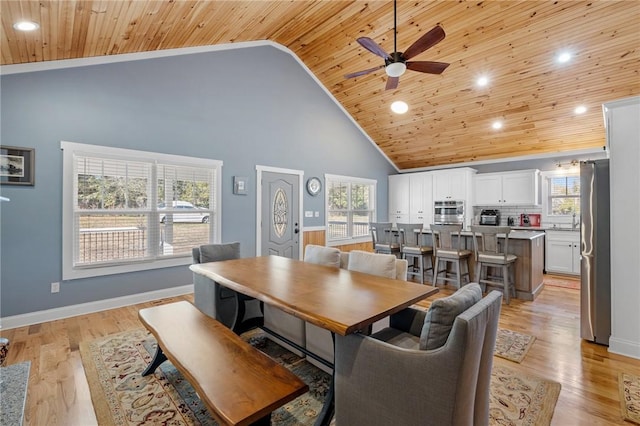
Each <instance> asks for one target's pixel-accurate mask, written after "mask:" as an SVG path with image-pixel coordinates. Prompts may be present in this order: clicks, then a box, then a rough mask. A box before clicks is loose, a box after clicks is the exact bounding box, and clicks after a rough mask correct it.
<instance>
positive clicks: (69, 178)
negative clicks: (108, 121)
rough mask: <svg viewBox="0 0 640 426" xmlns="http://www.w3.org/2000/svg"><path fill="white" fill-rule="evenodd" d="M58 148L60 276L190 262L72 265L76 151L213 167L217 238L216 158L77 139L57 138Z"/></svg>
mask: <svg viewBox="0 0 640 426" xmlns="http://www.w3.org/2000/svg"><path fill="white" fill-rule="evenodd" d="M60 149H62V152H63V154H62V155H63V168H62V174H63V176H62V279H63V280H73V279H78V278H90V277H99V276H105V275H112V274H121V273H128V272H136V271H146V270H151V269H159V268H168V267H172V266H182V265H189V264H191V263H192V259H191V256H185V257H174V258H168V259H161V260H153V261H152V262H146V261H140V262H136V263H129V264H123V265H113V266H100V267H95V268H77V269H76V268H73V196H74V194H73V190H74V182H73V180H74V176H73V166H72V164H73V158H74V155H77V154H80V155H82V154H86V155H110V156H114V157H122V158H126V159H135V158H142V159H144V160H145V161H149V160H150V159H151V160H156V161H165V162H170V163H173V164H177V165H180V164H182V165H185V166H203V167H212V168H215V170H216V179H215V182H216V184H215V185H216V187H215V197H216V200H215V206H216V214H215V215H214V218H215V220H214V221H213V223H211V226H214V227H215V231H214V235H215V240H216V241H213V242H214V243H219V242H220V241H219V240H220V230H221V228H222V226H221V225H222V214H221V212H222V206H221V199H222V165H223V162H222V161H220V160H211V159H206V158H195V157H186V156H182V155H173V154H162V153H156V152H151V151H138V150H133V149H126V148H113V147H107V146H100V145H87V144H82V143H77V142H68V141H61V142H60Z"/></svg>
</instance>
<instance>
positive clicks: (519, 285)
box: [423, 229, 545, 300]
mask: <svg viewBox="0 0 640 426" xmlns="http://www.w3.org/2000/svg"><path fill="white" fill-rule="evenodd" d="M423 233H424V234H425V235H424V237H425V238H424V240H425V241H424V243H423V244H428V245H433V240H432V237H431V230H429V229H425V230H423ZM544 236H545V233H544V231H533V230H531V231H529V230H526V231H521V230H514V231H511V233H510V234H509V253H510V254H514V255H516V256H518V260H517V261H516V264H515V288H516V299H522V300H534V299H535V298H536V297H538V294H540V292H541V291H542V289H543V288H544V286H543V270H544ZM460 237H461V238H462V241H461V242H460V248H461V249H467V250H471V252H472V253H473V233H472V232H471V231H463V232H462V233H461V234H460ZM501 240H502V241H504V238H502V239H501ZM454 244H457V242H455V243H454ZM475 267H476V260H475V256H474V255H472V256H471V257H470V259H469V273H470V276H471V281H474V280H475V276H474V274H475ZM490 274H491V275H493V276H496V277H500V276H502V272H501V270H500V268H490Z"/></svg>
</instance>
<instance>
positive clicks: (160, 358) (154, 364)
mask: <svg viewBox="0 0 640 426" xmlns="http://www.w3.org/2000/svg"><path fill="white" fill-rule="evenodd" d="M166 360H167V356H166V355H165V354H164V352H162V348H161V347H160V345H157V346H156V353H155V355H153V359H152V360H151V362H150V363H149V365H147V368H145V370H144V371H143V372H142V375H143V376H148V375H149V374H153V372H154V371H156V368H158V367H160V364H162V363H163V362H165V361H166Z"/></svg>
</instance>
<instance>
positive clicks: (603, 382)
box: [2, 286, 640, 426]
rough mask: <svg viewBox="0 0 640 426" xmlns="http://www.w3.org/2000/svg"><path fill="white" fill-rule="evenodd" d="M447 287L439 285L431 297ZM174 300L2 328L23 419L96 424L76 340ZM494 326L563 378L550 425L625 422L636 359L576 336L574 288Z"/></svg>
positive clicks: (528, 361) (539, 368) (514, 311)
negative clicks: (622, 387) (624, 380)
mask: <svg viewBox="0 0 640 426" xmlns="http://www.w3.org/2000/svg"><path fill="white" fill-rule="evenodd" d="M451 293H452V290H451V289H450V288H449V287H441V292H440V293H439V294H438V295H436V296H435V297H442V296H445V295H448V294H451ZM174 300H192V296H184V297H178V298H171V299H164V300H159V301H155V302H149V303H143V304H138V305H134V306H129V307H125V308H120V309H113V310H109V311H104V312H98V313H95V314H91V315H82V316H78V317H74V318H69V319H64V320H59V321H52V322H47V323H43V324H38V325H33V326H29V327H21V328H16V329H12V330H3V331H2V336H3V337H7V338H9V339H10V340H11V349H10V351H9V357H8V360H7V364H13V363H17V362H22V361H27V360H29V361H31V375H30V378H29V388H28V396H27V406H26V413H25V425H34V426H40V425H47V426H53V425H61V426H62V425H64V426H71V425H78V426H85V425H86V426H88V425H95V424H96V418H95V415H94V412H93V406H92V404H91V397H90V395H89V390H88V385H87V381H86V377H85V374H84V370H83V367H82V360H81V358H80V352H79V350H78V348H79V345H80V342H82V341H89V340H92V339H95V338H98V337H101V336H104V335H108V334H113V333H118V332H120V331H125V330H130V329H134V328H141V327H142V325H141V324H140V322H139V321H138V317H137V312H138V309H140V308H142V307H147V306H153V305H156V304H160V303H167V302H169V301H174ZM500 327H502V328H507V329H510V330H514V331H520V332H524V333H529V334H532V335H534V336H536V338H537V339H536V342H535V343H534V345H533V347H532V348H531V350H530V351H529V353H528V354H527V356H526V358H525V359H524V361H523V362H522V364H516V363H512V362H509V361H505V362H507V363H508V365H509V366H510V367H512V368H514V369H517V370H521V371H523V372H526V373H529V374H535V375H538V376H542V377H545V378H547V379H550V380H555V381H558V382H560V383H561V384H562V390H561V392H560V397H559V400H558V404H557V406H556V409H555V413H554V416H553V422H552V424H554V425H585V424H589V425H615V424H627V425H628V424H629V423H625V422H624V421H623V420H622V416H621V412H620V402H619V392H618V374H619V373H620V372H623V371H624V372H628V373H631V374H635V375H639V376H640V360H636V359H632V358H627V357H623V356H619V355H615V354H610V353H609V352H608V351H607V348H606V347H604V346H600V345H596V344H591V343H586V342H584V341H582V340H581V339H580V336H579V332H580V331H579V291H578V290H572V289H566V288H560V287H551V286H547V287H545V289H544V290H543V291H542V293H541V294H540V296H539V297H538V298H537V299H536V300H535V301H533V302H523V301H520V300H512V301H511V304H510V305H508V306H507V305H505V304H503V308H502V313H501V318H500Z"/></svg>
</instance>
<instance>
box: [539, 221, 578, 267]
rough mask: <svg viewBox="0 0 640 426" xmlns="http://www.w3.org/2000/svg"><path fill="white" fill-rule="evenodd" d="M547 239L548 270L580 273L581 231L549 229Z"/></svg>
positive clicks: (546, 265) (546, 264)
mask: <svg viewBox="0 0 640 426" xmlns="http://www.w3.org/2000/svg"><path fill="white" fill-rule="evenodd" d="M545 240H546V251H545V269H546V270H547V272H558V273H561V274H571V275H580V232H579V231H552V230H547V232H546V235H545Z"/></svg>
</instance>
